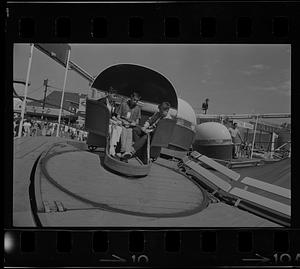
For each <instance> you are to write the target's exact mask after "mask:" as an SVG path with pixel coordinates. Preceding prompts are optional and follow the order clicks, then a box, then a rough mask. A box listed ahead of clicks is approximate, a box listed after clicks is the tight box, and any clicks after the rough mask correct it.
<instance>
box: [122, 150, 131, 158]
mask: <svg viewBox="0 0 300 269" xmlns="http://www.w3.org/2000/svg"><path fill="white" fill-rule="evenodd" d="M131 156H132V154H131V153H130V152H125V153H124V154H123V155H122V158H123V159H125V160H126V159H127V160H128V159H130V158H131Z"/></svg>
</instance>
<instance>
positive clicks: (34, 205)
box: [30, 142, 210, 226]
mask: <svg viewBox="0 0 300 269" xmlns="http://www.w3.org/2000/svg"><path fill="white" fill-rule="evenodd" d="M57 146H60V147H65V146H66V144H65V143H64V142H63V143H55V144H53V145H51V146H50V147H49V148H48V150H46V151H44V152H43V153H42V154H41V155H40V156H39V157H38V158H37V160H36V162H35V164H34V166H33V169H32V172H31V186H30V187H31V188H30V200H31V209H32V213H33V215H34V219H35V222H36V224H37V225H38V226H42V222H43V221H41V220H40V217H39V215H40V214H39V213H44V212H43V210H41V209H42V208H44V205H43V199H42V197H41V196H42V194H41V190H40V188H41V186H40V182H39V181H40V180H41V177H39V176H38V177H37V175H36V174H37V169H38V168H40V171H41V173H42V176H44V177H45V178H46V179H47V180H48V181H49V182H50V183H51V184H52V185H53V186H55V187H56V188H57V189H58V190H60V191H62V192H63V193H65V194H67V195H69V196H71V197H73V198H75V199H77V200H79V201H81V202H84V203H86V204H89V205H91V206H92V208H89V209H95V210H104V211H110V212H114V213H121V214H126V215H133V216H139V217H155V218H177V217H185V216H190V215H193V214H196V213H198V212H200V211H202V210H203V209H204V208H206V207H207V206H208V204H209V200H210V198H209V195H208V193H207V192H206V191H205V190H204V189H203V188H202V187H201V186H200V184H199V183H198V182H197V181H195V180H193V179H192V178H191V177H188V176H187V175H185V174H184V173H181V172H179V171H178V170H176V169H172V168H170V167H167V166H165V165H161V164H157V165H161V166H163V167H165V168H167V169H169V170H172V171H174V172H176V173H178V174H180V175H182V176H184V177H185V178H187V179H188V180H189V181H190V182H192V183H193V184H194V185H195V186H197V188H198V189H199V190H200V192H201V194H202V201H201V203H198V205H197V206H196V207H194V208H192V209H188V210H184V211H180V212H173V213H145V212H138V211H132V210H126V209H121V208H116V207H113V206H111V205H109V204H107V203H99V202H95V201H92V200H90V199H87V198H85V197H82V196H80V195H78V194H76V193H74V192H72V191H70V190H68V189H67V188H66V187H64V186H62V185H61V184H60V183H59V182H58V181H57V180H55V178H54V177H53V176H51V175H50V173H49V171H48V170H47V164H48V162H49V160H51V159H52V158H54V157H57V156H59V155H62V154H66V153H73V152H84V151H82V150H80V149H77V148H76V149H68V150H63V151H60V152H55V151H54V152H52V153H51V151H52V150H53V149H54V148H55V147H57ZM107 170H108V169H107ZM108 171H109V170H108ZM133 178H134V177H130V179H133ZM134 179H135V180H139V178H134ZM32 188H34V189H35V191H33V190H32ZM70 210H74V209H68V208H64V211H70ZM82 210H84V209H82ZM44 211H45V209H44Z"/></svg>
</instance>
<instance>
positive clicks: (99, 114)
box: [85, 99, 110, 148]
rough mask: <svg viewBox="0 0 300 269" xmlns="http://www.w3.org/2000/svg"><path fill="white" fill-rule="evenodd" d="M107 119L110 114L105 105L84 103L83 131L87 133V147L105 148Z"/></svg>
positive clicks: (107, 130) (95, 102)
mask: <svg viewBox="0 0 300 269" xmlns="http://www.w3.org/2000/svg"><path fill="white" fill-rule="evenodd" d="M109 119H110V112H109V110H108V108H107V106H106V105H105V104H103V103H100V102H99V101H96V100H89V99H88V100H87V101H86V116H85V129H86V130H87V131H88V138H87V144H88V145H93V146H97V147H104V148H105V147H106V142H107V136H108V133H109Z"/></svg>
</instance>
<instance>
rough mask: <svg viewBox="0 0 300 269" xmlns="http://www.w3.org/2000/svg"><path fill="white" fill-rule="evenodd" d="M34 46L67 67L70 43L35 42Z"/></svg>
mask: <svg viewBox="0 0 300 269" xmlns="http://www.w3.org/2000/svg"><path fill="white" fill-rule="evenodd" d="M34 46H35V47H36V48H37V49H39V50H40V51H42V52H44V53H45V54H47V55H48V56H49V57H51V58H52V59H54V60H55V61H57V62H58V63H60V64H61V65H63V66H64V67H66V65H67V60H68V51H69V50H71V46H70V45H69V44H51V43H47V44H41V43H38V44H34Z"/></svg>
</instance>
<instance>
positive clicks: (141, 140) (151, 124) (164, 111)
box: [124, 102, 170, 158]
mask: <svg viewBox="0 0 300 269" xmlns="http://www.w3.org/2000/svg"><path fill="white" fill-rule="evenodd" d="M158 110H159V111H158V112H156V113H154V114H153V115H152V116H151V117H150V118H149V119H148V120H147V121H146V122H145V124H144V126H143V127H140V126H136V127H134V128H133V138H134V141H135V142H134V144H133V149H132V151H131V152H130V154H128V155H127V156H124V158H126V157H127V158H130V157H132V156H133V155H134V154H135V153H136V152H137V151H138V150H140V149H141V148H142V147H143V146H144V145H145V143H146V141H147V139H148V134H149V133H151V132H153V131H154V130H155V128H156V127H157V124H158V122H159V121H160V120H161V119H164V118H170V117H169V114H168V113H169V110H170V103H169V102H163V103H161V104H160V105H158Z"/></svg>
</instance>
